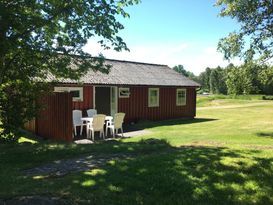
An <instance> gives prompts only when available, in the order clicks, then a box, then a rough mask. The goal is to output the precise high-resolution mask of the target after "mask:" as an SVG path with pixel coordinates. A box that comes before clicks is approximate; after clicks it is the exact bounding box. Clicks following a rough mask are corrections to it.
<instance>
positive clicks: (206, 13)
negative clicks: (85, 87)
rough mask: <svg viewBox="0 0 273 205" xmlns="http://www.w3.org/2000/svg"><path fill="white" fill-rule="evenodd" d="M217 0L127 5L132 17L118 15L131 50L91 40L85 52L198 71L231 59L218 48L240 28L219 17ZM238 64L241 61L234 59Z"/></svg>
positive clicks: (149, 1)
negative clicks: (231, 33) (228, 35)
mask: <svg viewBox="0 0 273 205" xmlns="http://www.w3.org/2000/svg"><path fill="white" fill-rule="evenodd" d="M214 3H215V0H142V2H141V3H140V4H138V5H134V6H131V7H128V8H126V9H125V10H126V11H127V12H128V13H129V14H130V18H129V19H123V18H119V20H120V22H121V23H122V24H123V25H124V26H125V29H124V30H122V31H121V32H120V33H119V35H120V36H121V37H122V38H123V39H124V41H125V42H126V43H127V46H128V47H129V49H130V52H126V51H123V52H120V53H118V52H115V51H113V50H107V51H104V50H102V48H100V46H99V45H98V44H97V43H96V40H95V39H90V40H89V42H88V44H87V46H86V48H85V49H86V51H88V52H90V53H91V54H93V55H96V54H97V53H99V52H101V53H103V54H104V55H105V57H107V58H112V59H120V60H132V61H141V62H148V63H158V64H167V65H169V66H171V67H173V66H174V65H177V64H182V65H184V67H185V68H186V69H187V70H190V71H192V72H194V73H195V74H199V73H200V72H202V71H203V70H205V68H206V67H207V66H210V67H216V66H218V65H221V66H225V65H227V64H228V63H229V62H227V61H224V60H223V55H222V54H221V53H218V52H217V51H216V48H217V43H218V41H219V39H220V38H222V37H225V36H226V35H227V34H228V33H229V32H232V31H234V30H236V29H238V28H239V27H238V24H237V22H235V21H234V20H232V19H230V18H222V17H219V16H218V14H219V10H220V8H217V7H215V6H214ZM234 63H239V62H236V61H235V62H234Z"/></svg>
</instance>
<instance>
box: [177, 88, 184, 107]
mask: <svg viewBox="0 0 273 205" xmlns="http://www.w3.org/2000/svg"><path fill="white" fill-rule="evenodd" d="M176 105H177V106H180V105H186V89H176Z"/></svg>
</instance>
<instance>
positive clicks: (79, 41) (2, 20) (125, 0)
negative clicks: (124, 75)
mask: <svg viewBox="0 0 273 205" xmlns="http://www.w3.org/2000/svg"><path fill="white" fill-rule="evenodd" d="M138 2H139V0H118V1H101V0H82V1H66V0H52V1H45V0H37V1H29V0H22V1H9V0H0V85H1V87H0V93H1V95H0V121H2V123H1V125H0V134H1V132H2V134H3V132H5V133H6V134H7V133H8V134H9V133H11V132H14V131H16V130H17V128H18V127H20V126H22V124H23V122H24V121H25V120H26V119H29V118H31V117H33V115H32V114H30V113H34V112H32V111H31V110H34V106H35V104H33V102H31V101H32V100H33V99H35V96H37V95H39V94H41V92H39V91H43V90H44V89H41V88H40V87H42V85H44V84H46V82H44V79H45V78H46V76H47V75H48V73H51V74H53V75H54V76H55V77H56V78H72V79H76V80H77V79H79V77H80V76H81V75H83V74H84V73H85V72H86V71H87V70H88V69H94V70H100V71H102V72H108V69H109V66H103V57H102V56H100V57H99V58H90V57H91V56H90V55H89V54H88V53H85V52H84V51H83V50H82V48H83V46H84V45H85V44H86V42H87V39H89V38H92V37H94V36H96V37H98V38H99V43H100V44H101V45H102V46H103V47H104V48H105V49H109V48H111V47H112V48H113V49H115V50H117V51H120V50H122V49H126V50H128V48H127V46H126V44H125V43H124V41H123V40H122V38H121V37H119V36H118V35H117V33H118V32H119V31H120V30H122V29H123V28H124V27H123V25H122V24H121V23H120V22H118V21H117V19H116V17H117V16H118V15H121V16H123V17H128V16H129V15H128V13H126V12H125V11H124V7H125V6H128V5H131V4H133V3H138ZM71 65H76V66H71ZM37 81H39V82H40V84H39V85H38V84H37ZM37 86H38V87H37ZM14 129H15V130H14Z"/></svg>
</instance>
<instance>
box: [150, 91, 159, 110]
mask: <svg viewBox="0 0 273 205" xmlns="http://www.w3.org/2000/svg"><path fill="white" fill-rule="evenodd" d="M148 106H149V107H158V106H159V88H149V95H148Z"/></svg>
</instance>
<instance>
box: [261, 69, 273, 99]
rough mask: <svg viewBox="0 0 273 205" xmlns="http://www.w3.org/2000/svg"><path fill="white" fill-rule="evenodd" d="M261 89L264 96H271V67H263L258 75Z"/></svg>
mask: <svg viewBox="0 0 273 205" xmlns="http://www.w3.org/2000/svg"><path fill="white" fill-rule="evenodd" d="M258 78H259V80H260V82H261V86H262V89H263V91H264V93H265V94H273V66H272V67H265V68H264V69H262V70H261V72H259V74H258Z"/></svg>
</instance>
